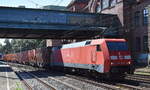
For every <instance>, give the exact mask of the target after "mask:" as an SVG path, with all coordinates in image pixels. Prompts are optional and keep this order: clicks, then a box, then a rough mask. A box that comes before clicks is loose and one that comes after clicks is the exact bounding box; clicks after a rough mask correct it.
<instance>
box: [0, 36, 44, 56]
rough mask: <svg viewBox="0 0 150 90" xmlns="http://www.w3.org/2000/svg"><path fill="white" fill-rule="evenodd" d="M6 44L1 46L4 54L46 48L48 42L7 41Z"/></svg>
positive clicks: (33, 40)
mask: <svg viewBox="0 0 150 90" xmlns="http://www.w3.org/2000/svg"><path fill="white" fill-rule="evenodd" d="M4 43H5V45H2V44H0V52H2V53H4V54H8V53H16V52H21V51H26V50H31V49H35V48H42V47H46V40H42V39H12V40H11V41H10V40H8V39H5V41H4Z"/></svg>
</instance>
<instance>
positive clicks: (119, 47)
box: [107, 42, 128, 51]
mask: <svg viewBox="0 0 150 90" xmlns="http://www.w3.org/2000/svg"><path fill="white" fill-rule="evenodd" d="M107 46H108V49H109V50H110V51H128V46H127V43H126V42H107Z"/></svg>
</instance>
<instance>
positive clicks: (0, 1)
mask: <svg viewBox="0 0 150 90" xmlns="http://www.w3.org/2000/svg"><path fill="white" fill-rule="evenodd" d="M70 2H71V0H0V6H6V7H7V6H8V7H18V6H20V5H21V6H25V7H26V8H40V7H42V6H45V5H58V6H67V5H68V4H69V3H70ZM4 40H5V39H0V43H2V45H4Z"/></svg>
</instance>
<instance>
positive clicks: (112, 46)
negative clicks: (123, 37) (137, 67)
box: [106, 41, 131, 66]
mask: <svg viewBox="0 0 150 90" xmlns="http://www.w3.org/2000/svg"><path fill="white" fill-rule="evenodd" d="M106 43H107V47H108V51H109V55H110V61H111V66H122V65H130V64H131V55H130V51H129V49H128V45H127V43H126V42H120V41H118V42H117V41H114V42H113V41H110V42H106Z"/></svg>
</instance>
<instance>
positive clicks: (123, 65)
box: [51, 39, 133, 75]
mask: <svg viewBox="0 0 150 90" xmlns="http://www.w3.org/2000/svg"><path fill="white" fill-rule="evenodd" d="M51 65H52V66H59V67H68V68H74V69H85V70H89V71H96V72H98V73H102V74H107V75H108V74H109V75H110V74H113V73H115V74H116V73H119V74H124V73H131V72H133V69H132V68H131V66H132V59H131V54H130V51H129V50H128V46H127V42H126V40H124V39H96V40H87V41H83V42H77V43H72V44H66V45H63V46H61V47H54V48H53V49H52V60H51Z"/></svg>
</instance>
